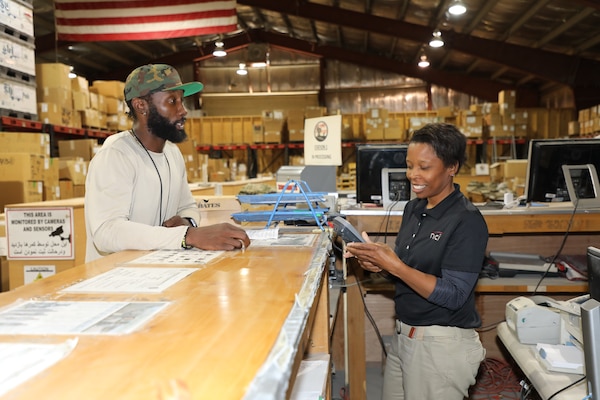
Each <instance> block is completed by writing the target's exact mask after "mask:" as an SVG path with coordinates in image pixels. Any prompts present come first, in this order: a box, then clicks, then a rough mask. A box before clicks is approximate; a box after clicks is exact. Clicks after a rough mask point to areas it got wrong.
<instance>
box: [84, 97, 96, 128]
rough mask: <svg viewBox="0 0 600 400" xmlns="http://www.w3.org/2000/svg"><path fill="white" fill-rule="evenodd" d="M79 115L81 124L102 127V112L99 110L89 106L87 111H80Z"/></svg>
mask: <svg viewBox="0 0 600 400" xmlns="http://www.w3.org/2000/svg"><path fill="white" fill-rule="evenodd" d="M90 99H91V97H90ZM96 99H97V97H96ZM79 115H80V116H81V126H86V127H90V128H100V126H101V124H100V112H99V111H98V110H93V109H90V108H88V109H87V110H85V111H79Z"/></svg>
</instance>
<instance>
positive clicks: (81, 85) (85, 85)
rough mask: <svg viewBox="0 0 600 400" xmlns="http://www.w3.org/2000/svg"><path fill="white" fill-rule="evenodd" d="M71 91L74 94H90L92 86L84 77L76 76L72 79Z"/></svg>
mask: <svg viewBox="0 0 600 400" xmlns="http://www.w3.org/2000/svg"><path fill="white" fill-rule="evenodd" d="M71 89H72V90H73V92H80V93H81V92H85V93H89V91H90V84H89V82H88V80H87V79H85V78H84V77H82V76H76V77H75V78H71Z"/></svg>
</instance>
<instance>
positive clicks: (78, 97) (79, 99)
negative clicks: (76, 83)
mask: <svg viewBox="0 0 600 400" xmlns="http://www.w3.org/2000/svg"><path fill="white" fill-rule="evenodd" d="M88 108H90V93H89V92H73V110H75V111H84V110H86V109H88Z"/></svg>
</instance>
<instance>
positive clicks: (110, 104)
mask: <svg viewBox="0 0 600 400" xmlns="http://www.w3.org/2000/svg"><path fill="white" fill-rule="evenodd" d="M35 70H36V77H37V110H38V111H37V112H38V118H39V120H40V121H42V122H43V123H46V124H52V125H60V126H66V127H73V128H91V129H101V130H111V131H114V132H116V131H121V130H126V129H129V128H130V127H131V121H130V120H129V118H128V117H127V114H126V105H125V101H124V99H123V87H124V85H125V84H124V82H121V81H94V82H92V85H91V86H90V85H89V82H88V81H87V80H86V79H85V78H82V77H75V78H69V67H68V66H67V65H64V64H61V63H47V64H36V66H35Z"/></svg>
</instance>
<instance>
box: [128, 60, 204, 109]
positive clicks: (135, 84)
mask: <svg viewBox="0 0 600 400" xmlns="http://www.w3.org/2000/svg"><path fill="white" fill-rule="evenodd" d="M203 87H204V85H202V83H200V82H189V83H182V82H181V78H180V77H179V74H178V73H177V70H175V68H173V67H171V66H170V65H167V64H148V65H143V66H141V67H138V68H136V69H134V70H133V71H132V72H131V74H129V76H128V77H127V80H126V81H125V90H124V92H125V100H126V101H129V100H131V99H133V98H135V97H144V96H146V95H148V94H152V93H154V92H160V91H163V90H183V97H187V96H189V95H192V94H195V93H198V92H199V91H201V90H202V89H203Z"/></svg>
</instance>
